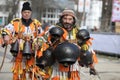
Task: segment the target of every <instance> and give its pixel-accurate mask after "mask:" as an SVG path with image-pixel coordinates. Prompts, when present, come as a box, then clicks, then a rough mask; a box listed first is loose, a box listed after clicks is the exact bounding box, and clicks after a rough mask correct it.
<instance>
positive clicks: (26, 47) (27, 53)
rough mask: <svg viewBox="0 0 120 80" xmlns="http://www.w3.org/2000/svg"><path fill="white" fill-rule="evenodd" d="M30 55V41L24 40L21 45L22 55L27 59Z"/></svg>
mask: <svg viewBox="0 0 120 80" xmlns="http://www.w3.org/2000/svg"><path fill="white" fill-rule="evenodd" d="M31 55H32V48H31V43H30V42H29V41H25V43H24V45H23V56H24V57H26V58H27V59H30V58H31Z"/></svg>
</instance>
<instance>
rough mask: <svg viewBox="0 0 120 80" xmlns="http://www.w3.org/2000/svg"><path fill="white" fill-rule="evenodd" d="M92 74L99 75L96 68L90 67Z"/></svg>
mask: <svg viewBox="0 0 120 80" xmlns="http://www.w3.org/2000/svg"><path fill="white" fill-rule="evenodd" d="M89 73H90V75H97V73H96V70H95V69H94V68H90V71H89Z"/></svg>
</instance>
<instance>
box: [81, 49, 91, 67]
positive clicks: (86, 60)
mask: <svg viewBox="0 0 120 80" xmlns="http://www.w3.org/2000/svg"><path fill="white" fill-rule="evenodd" d="M92 63H93V59H92V53H91V52H90V51H86V52H85V53H83V54H80V61H79V64H80V65H81V66H86V67H88V66H89V65H90V64H92Z"/></svg>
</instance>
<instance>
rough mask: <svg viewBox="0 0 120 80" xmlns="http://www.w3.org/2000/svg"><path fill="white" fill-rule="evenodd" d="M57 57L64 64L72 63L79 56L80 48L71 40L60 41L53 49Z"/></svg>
mask: <svg viewBox="0 0 120 80" xmlns="http://www.w3.org/2000/svg"><path fill="white" fill-rule="evenodd" d="M53 54H54V56H55V58H56V59H57V60H58V62H59V63H61V64H63V65H64V66H68V65H72V64H74V63H75V62H76V60H77V59H78V57H79V54H80V49H79V48H78V46H77V45H75V44H73V43H70V42H67V41H65V42H63V43H60V44H59V45H58V46H57V47H56V48H55V49H54V51H53Z"/></svg>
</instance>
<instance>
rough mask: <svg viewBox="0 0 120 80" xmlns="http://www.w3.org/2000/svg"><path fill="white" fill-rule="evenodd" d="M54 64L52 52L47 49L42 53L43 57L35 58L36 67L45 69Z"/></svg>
mask: <svg viewBox="0 0 120 80" xmlns="http://www.w3.org/2000/svg"><path fill="white" fill-rule="evenodd" d="M53 63H54V57H53V55H52V51H51V50H49V49H47V50H45V51H44V52H43V56H41V57H40V58H38V57H37V58H36V65H37V66H39V67H40V68H45V67H47V66H51V65H52V64H53Z"/></svg>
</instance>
